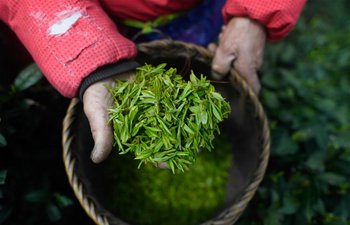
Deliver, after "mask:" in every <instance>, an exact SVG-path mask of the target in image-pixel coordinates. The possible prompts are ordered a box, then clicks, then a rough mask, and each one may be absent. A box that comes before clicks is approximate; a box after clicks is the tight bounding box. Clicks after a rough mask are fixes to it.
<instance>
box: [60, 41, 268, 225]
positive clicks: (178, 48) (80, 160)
mask: <svg viewBox="0 0 350 225" xmlns="http://www.w3.org/2000/svg"><path fill="white" fill-rule="evenodd" d="M138 49H139V55H138V58H137V60H138V61H139V62H141V63H144V62H147V63H151V64H155V65H157V64H159V63H164V62H165V63H167V64H168V65H169V66H172V67H176V68H178V72H180V74H182V75H183V76H184V77H185V78H186V76H188V75H189V72H190V71H191V69H193V70H194V71H195V73H196V74H200V73H202V74H204V75H206V76H208V77H209V79H211V78H210V71H211V70H210V63H211V60H212V55H211V54H210V52H209V51H208V50H207V49H205V48H203V47H200V46H196V45H193V44H188V43H184V42H180V41H173V40H161V41H153V42H149V43H143V44H140V45H138ZM227 81H228V82H226V84H225V82H218V83H216V84H214V85H215V86H216V90H217V91H219V92H220V93H221V94H222V95H223V96H224V97H225V98H226V99H227V100H228V101H229V102H230V104H231V108H232V112H231V115H230V117H229V118H228V119H227V120H225V121H224V126H223V132H226V134H228V135H229V136H230V139H231V141H232V144H233V146H234V148H233V150H232V151H233V155H234V159H233V160H234V162H233V166H232V168H231V169H230V171H229V173H230V176H229V177H230V178H229V181H228V183H229V185H228V188H227V190H226V199H227V201H226V204H225V205H224V206H223V207H222V210H221V211H220V212H218V213H217V215H216V216H215V217H213V218H209V219H208V220H207V221H206V222H204V223H202V224H205V225H209V224H211V225H214V224H215V225H219V224H220V225H229V224H234V223H235V222H236V221H237V220H238V218H239V217H240V215H241V214H242V212H243V211H244V209H245V208H246V207H247V205H248V203H249V201H250V200H251V199H252V198H253V196H254V194H255V192H256V190H257V188H258V186H259V184H260V182H261V181H262V179H263V177H264V173H265V170H266V166H267V163H268V158H269V154H270V132H269V128H268V121H267V119H266V116H265V113H264V110H263V107H262V106H261V104H260V102H259V99H258V97H257V96H256V95H255V94H254V92H253V91H252V89H251V88H250V87H249V86H248V85H247V84H246V82H245V81H244V80H243V79H242V78H241V77H240V76H239V75H238V74H237V73H236V72H235V71H234V70H231V71H230V75H229V76H228V79H227ZM62 144H63V161H64V165H65V169H66V173H67V176H68V179H69V182H70V185H71V187H72V189H73V191H74V193H75V195H76V197H77V199H78V200H79V202H80V204H81V206H82V207H83V209H84V210H85V211H86V213H87V214H88V216H89V217H90V218H91V219H92V220H93V221H94V222H95V223H96V224H98V225H108V224H110V225H129V223H127V222H125V221H123V220H122V219H120V218H119V216H118V215H114V214H112V213H111V212H110V211H109V209H108V208H107V207H106V205H104V200H103V199H105V198H108V196H104V195H105V193H104V189H103V180H102V178H101V177H100V176H99V172H100V171H99V167H100V165H95V164H93V163H92V162H91V160H90V158H89V155H90V152H91V150H92V147H93V141H92V137H91V133H90V128H89V125H88V122H87V119H86V117H85V115H84V113H83V109H82V104H81V102H80V101H79V100H78V99H73V100H72V101H71V103H70V106H69V108H68V110H67V113H66V117H65V119H64V121H63V137H62Z"/></svg>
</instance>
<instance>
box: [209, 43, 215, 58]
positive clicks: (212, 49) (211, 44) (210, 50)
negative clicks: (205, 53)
mask: <svg viewBox="0 0 350 225" xmlns="http://www.w3.org/2000/svg"><path fill="white" fill-rule="evenodd" d="M216 48H217V45H216V44H215V43H210V44H209V45H208V50H209V52H210V53H211V54H213V55H214V54H215V51H216Z"/></svg>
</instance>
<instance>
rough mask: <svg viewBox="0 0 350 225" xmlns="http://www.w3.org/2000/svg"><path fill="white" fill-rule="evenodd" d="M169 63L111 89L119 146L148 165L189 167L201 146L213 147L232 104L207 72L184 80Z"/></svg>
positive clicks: (147, 67)
mask: <svg viewBox="0 0 350 225" xmlns="http://www.w3.org/2000/svg"><path fill="white" fill-rule="evenodd" d="M165 67H166V64H160V65H158V66H156V67H154V66H152V65H147V64H146V65H144V66H142V67H139V68H138V69H137V72H136V77H135V79H134V80H132V81H121V80H118V81H116V86H115V87H114V88H111V87H109V90H110V92H111V93H112V95H113V99H114V105H113V106H112V108H111V109H110V110H109V113H110V121H111V123H112V124H113V128H114V138H115V145H116V146H117V148H118V151H119V152H120V153H121V154H125V153H129V152H132V153H134V154H135V159H137V160H140V164H139V166H141V165H142V164H143V163H148V162H150V163H153V164H157V163H161V162H166V163H168V165H169V167H170V168H171V170H172V172H173V173H175V171H176V170H180V171H184V170H186V169H187V168H188V166H189V165H191V164H193V163H194V162H195V160H196V155H197V153H198V150H199V149H200V148H203V149H208V150H209V151H210V150H212V148H213V145H212V141H213V139H214V137H215V134H216V133H218V132H219V127H218V124H219V123H220V122H222V121H223V120H224V119H225V118H227V117H228V115H229V113H230V105H229V103H228V102H226V101H225V99H224V98H223V97H222V96H221V94H219V93H217V92H215V88H214V86H213V85H211V84H210V82H209V81H208V80H206V78H205V77H204V76H203V75H201V77H200V78H197V77H196V76H195V75H194V73H193V72H192V73H191V75H190V81H187V82H186V81H184V80H183V79H182V77H181V76H180V75H178V74H177V72H176V69H175V68H169V69H166V68H165Z"/></svg>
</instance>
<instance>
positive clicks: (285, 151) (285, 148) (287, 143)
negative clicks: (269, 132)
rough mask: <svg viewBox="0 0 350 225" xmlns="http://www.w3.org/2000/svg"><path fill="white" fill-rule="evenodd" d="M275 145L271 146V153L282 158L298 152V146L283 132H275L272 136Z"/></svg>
mask: <svg viewBox="0 0 350 225" xmlns="http://www.w3.org/2000/svg"><path fill="white" fill-rule="evenodd" d="M274 140H275V142H276V143H275V145H273V148H272V153H273V154H276V155H279V156H284V155H290V154H294V153H296V152H297V150H298V146H297V144H296V143H295V142H293V141H292V138H291V137H290V135H288V133H287V132H286V131H285V130H281V131H279V132H275V135H274Z"/></svg>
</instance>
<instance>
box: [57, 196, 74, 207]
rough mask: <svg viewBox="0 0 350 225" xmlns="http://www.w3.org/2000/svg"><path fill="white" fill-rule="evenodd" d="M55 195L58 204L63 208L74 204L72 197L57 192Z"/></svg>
mask: <svg viewBox="0 0 350 225" xmlns="http://www.w3.org/2000/svg"><path fill="white" fill-rule="evenodd" d="M54 197H55V199H56V202H57V204H58V205H59V207H61V208H64V207H67V206H70V205H72V204H73V201H72V200H71V199H70V198H68V197H67V196H64V195H62V194H59V193H56V194H55V195H54Z"/></svg>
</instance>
